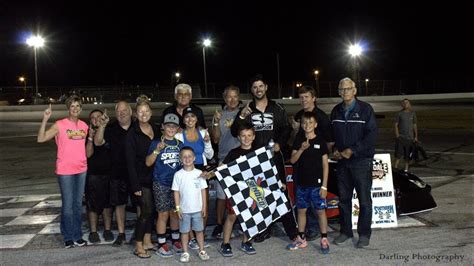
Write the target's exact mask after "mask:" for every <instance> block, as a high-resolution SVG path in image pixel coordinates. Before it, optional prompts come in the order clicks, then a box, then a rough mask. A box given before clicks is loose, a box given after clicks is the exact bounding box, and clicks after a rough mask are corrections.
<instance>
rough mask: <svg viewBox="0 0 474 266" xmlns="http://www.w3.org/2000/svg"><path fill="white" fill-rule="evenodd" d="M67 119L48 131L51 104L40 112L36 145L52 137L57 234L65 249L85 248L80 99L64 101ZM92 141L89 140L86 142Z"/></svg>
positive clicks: (84, 134) (85, 130)
mask: <svg viewBox="0 0 474 266" xmlns="http://www.w3.org/2000/svg"><path fill="white" fill-rule="evenodd" d="M66 106H67V109H68V117H67V118H63V119H61V120H58V121H56V122H55V123H54V124H53V125H52V126H51V127H50V128H49V129H48V130H46V123H47V122H48V119H49V118H50V117H51V113H52V109H51V104H50V105H49V107H48V109H46V110H45V111H44V114H43V121H42V122H41V126H40V129H39V131H38V143H43V142H46V141H49V140H51V139H52V138H55V140H56V145H57V146H58V150H57V160H56V174H57V175H58V183H59V188H60V190H61V200H62V207H61V234H62V235H63V238H64V246H65V248H72V247H74V246H85V245H87V242H86V241H85V240H84V239H82V230H81V225H82V217H81V215H82V195H83V194H84V187H85V182H86V173H87V159H86V138H87V133H88V127H87V124H86V123H85V122H83V121H81V120H80V119H79V115H80V113H81V111H82V103H81V99H80V98H79V97H78V96H76V95H73V96H71V97H69V98H68V99H67V100H66ZM89 141H92V139H89Z"/></svg>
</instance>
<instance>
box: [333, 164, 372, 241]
mask: <svg viewBox="0 0 474 266" xmlns="http://www.w3.org/2000/svg"><path fill="white" fill-rule="evenodd" d="M337 186H338V188H339V212H340V216H339V223H340V224H341V233H343V234H345V235H347V236H349V237H352V236H353V233H352V193H353V191H354V188H355V189H356V192H357V197H358V199H359V206H360V212H359V220H358V222H357V233H358V234H359V236H367V237H369V238H370V235H371V233H372V230H371V224H372V197H371V189H372V158H364V159H358V160H354V161H342V162H340V163H338V164H337Z"/></svg>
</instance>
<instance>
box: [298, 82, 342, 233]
mask: <svg viewBox="0 0 474 266" xmlns="http://www.w3.org/2000/svg"><path fill="white" fill-rule="evenodd" d="M298 94H299V99H300V103H301V106H302V107H303V109H301V110H300V111H298V112H297V113H296V114H295V116H294V121H292V126H293V130H294V131H295V139H298V138H302V137H303V136H304V135H305V133H304V130H303V128H302V127H301V126H300V124H301V118H302V116H303V113H305V112H312V113H314V114H315V115H316V121H318V126H317V127H316V129H315V133H316V136H319V137H321V138H322V139H323V140H324V141H325V142H326V144H327V147H328V150H332V146H333V145H334V140H333V138H332V132H331V124H330V122H329V117H328V116H327V115H326V113H325V112H324V111H323V110H321V109H319V108H318V107H317V106H316V91H315V90H314V89H313V88H312V87H310V86H302V87H300V89H299V90H298ZM294 167H295V166H294ZM295 170H296V169H295ZM293 173H296V171H293ZM293 180H295V178H293ZM306 214H307V221H308V226H307V232H306V240H308V241H313V240H315V239H316V238H317V237H318V234H319V232H318V231H319V223H318V219H317V217H316V213H315V210H314V208H312V207H311V208H308V211H307V212H306Z"/></svg>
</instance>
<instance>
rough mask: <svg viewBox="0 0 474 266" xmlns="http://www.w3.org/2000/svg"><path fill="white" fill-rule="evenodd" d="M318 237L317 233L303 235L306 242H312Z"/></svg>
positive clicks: (309, 232) (308, 232) (310, 232)
mask: <svg viewBox="0 0 474 266" xmlns="http://www.w3.org/2000/svg"><path fill="white" fill-rule="evenodd" d="M318 237H319V232H317V231H312V230H311V231H307V232H306V233H305V239H306V241H314V240H316V239H317V238H318Z"/></svg>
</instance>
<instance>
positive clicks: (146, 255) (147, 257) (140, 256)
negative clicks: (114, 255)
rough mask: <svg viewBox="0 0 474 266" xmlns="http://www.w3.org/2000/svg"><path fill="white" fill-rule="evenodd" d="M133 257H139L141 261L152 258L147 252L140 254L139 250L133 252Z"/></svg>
mask: <svg viewBox="0 0 474 266" xmlns="http://www.w3.org/2000/svg"><path fill="white" fill-rule="evenodd" d="M133 255H135V256H137V257H139V258H140V259H149V258H151V254H150V253H148V251H146V250H145V252H138V251H137V250H135V249H134V250H133Z"/></svg>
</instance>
